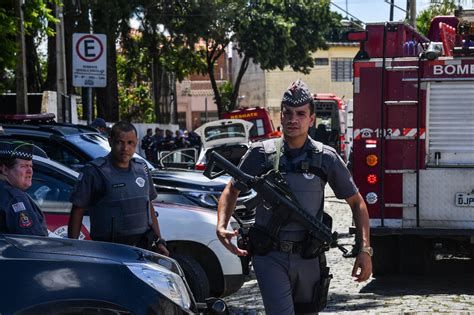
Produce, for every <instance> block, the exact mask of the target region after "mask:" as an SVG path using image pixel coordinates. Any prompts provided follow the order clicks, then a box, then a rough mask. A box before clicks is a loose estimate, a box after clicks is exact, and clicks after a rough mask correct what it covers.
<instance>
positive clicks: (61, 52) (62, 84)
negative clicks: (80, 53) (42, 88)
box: [56, 1, 69, 122]
mask: <svg viewBox="0 0 474 315" xmlns="http://www.w3.org/2000/svg"><path fill="white" fill-rule="evenodd" d="M56 18H57V19H58V20H59V23H57V24H56V85H57V96H56V98H57V107H58V108H57V110H58V112H57V113H58V118H57V119H58V121H60V122H66V121H67V120H68V119H67V117H69V109H68V108H67V106H66V104H65V103H67V98H66V97H65V96H67V87H66V55H65V54H66V49H65V45H64V16H63V4H62V1H58V3H57V4H56ZM65 101H66V102H65Z"/></svg>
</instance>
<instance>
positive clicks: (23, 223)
mask: <svg viewBox="0 0 474 315" xmlns="http://www.w3.org/2000/svg"><path fill="white" fill-rule="evenodd" d="M18 225H19V226H20V227H21V228H29V227H31V226H32V225H33V221H32V220H31V219H30V218H29V217H28V215H27V214H26V213H24V212H21V213H20V218H19V220H18Z"/></svg>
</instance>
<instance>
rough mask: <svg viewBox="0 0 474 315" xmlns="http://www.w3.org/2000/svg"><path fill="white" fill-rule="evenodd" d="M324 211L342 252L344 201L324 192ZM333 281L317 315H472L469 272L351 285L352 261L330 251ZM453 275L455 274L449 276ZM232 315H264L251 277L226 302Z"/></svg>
mask: <svg viewBox="0 0 474 315" xmlns="http://www.w3.org/2000/svg"><path fill="white" fill-rule="evenodd" d="M326 211H327V212H328V213H329V214H330V215H331V216H332V217H333V220H334V230H336V231H337V232H338V233H339V234H340V239H339V243H341V244H342V245H346V248H347V249H350V248H351V244H353V237H351V236H349V235H348V233H347V232H348V227H349V226H350V225H351V221H352V214H351V210H350V208H349V206H348V205H347V204H346V203H345V201H344V200H338V199H336V198H335V197H334V193H333V192H332V191H331V190H330V189H326ZM327 259H328V264H329V266H330V267H331V272H332V274H333V276H334V278H333V279H332V281H331V287H330V290H329V292H330V293H329V301H328V305H327V307H326V309H325V310H324V312H321V313H320V314H406V315H412V314H463V315H464V314H470V315H471V314H472V315H474V271H473V270H470V272H469V273H467V271H468V270H462V269H459V268H458V267H455V268H449V270H451V272H450V273H451V274H449V275H447V274H445V272H441V273H440V274H438V275H434V276H403V275H399V276H390V277H380V278H371V279H369V280H368V281H367V282H365V283H357V282H354V281H353V280H352V277H351V271H352V265H353V263H354V258H343V257H342V255H341V252H340V251H339V250H337V249H332V250H331V251H329V253H327ZM453 269H455V270H454V271H455V272H452V270H453ZM225 301H226V302H227V304H228V306H229V309H230V311H231V314H233V315H254V314H255V315H257V314H265V311H264V308H263V304H262V299H261V296H260V293H259V289H258V285H257V281H256V280H255V277H254V275H253V273H251V275H250V276H249V280H248V281H247V282H245V283H244V285H243V287H242V288H241V289H240V290H239V291H237V292H236V293H234V294H232V295H230V296H228V297H226V298H225Z"/></svg>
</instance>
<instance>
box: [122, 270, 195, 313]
mask: <svg viewBox="0 0 474 315" xmlns="http://www.w3.org/2000/svg"><path fill="white" fill-rule="evenodd" d="M126 265H127V267H128V269H130V271H131V272H132V273H133V274H134V275H135V276H136V277H137V278H139V279H140V280H142V281H143V282H146V283H147V284H148V285H149V286H151V287H152V288H154V289H155V290H157V291H159V292H160V293H161V294H163V295H164V296H166V297H168V298H169V299H170V300H172V301H173V302H175V303H176V304H178V305H180V306H181V307H183V308H185V309H189V308H190V307H191V297H190V296H189V293H188V290H187V287H186V285H185V284H184V281H183V279H182V278H181V277H180V276H179V275H177V274H175V273H174V272H171V271H169V270H167V269H166V268H164V267H161V266H160V265H157V264H153V263H127V264H126Z"/></svg>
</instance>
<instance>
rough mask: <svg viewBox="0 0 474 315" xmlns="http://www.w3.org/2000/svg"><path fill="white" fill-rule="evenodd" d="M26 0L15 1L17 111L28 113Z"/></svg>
mask: <svg viewBox="0 0 474 315" xmlns="http://www.w3.org/2000/svg"><path fill="white" fill-rule="evenodd" d="M24 6H25V0H20V1H15V11H16V16H17V17H18V19H17V27H18V28H17V32H16V41H17V60H16V112H17V113H18V114H28V89H27V82H26V51H25V26H24V23H23V22H24V15H23V8H24Z"/></svg>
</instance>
